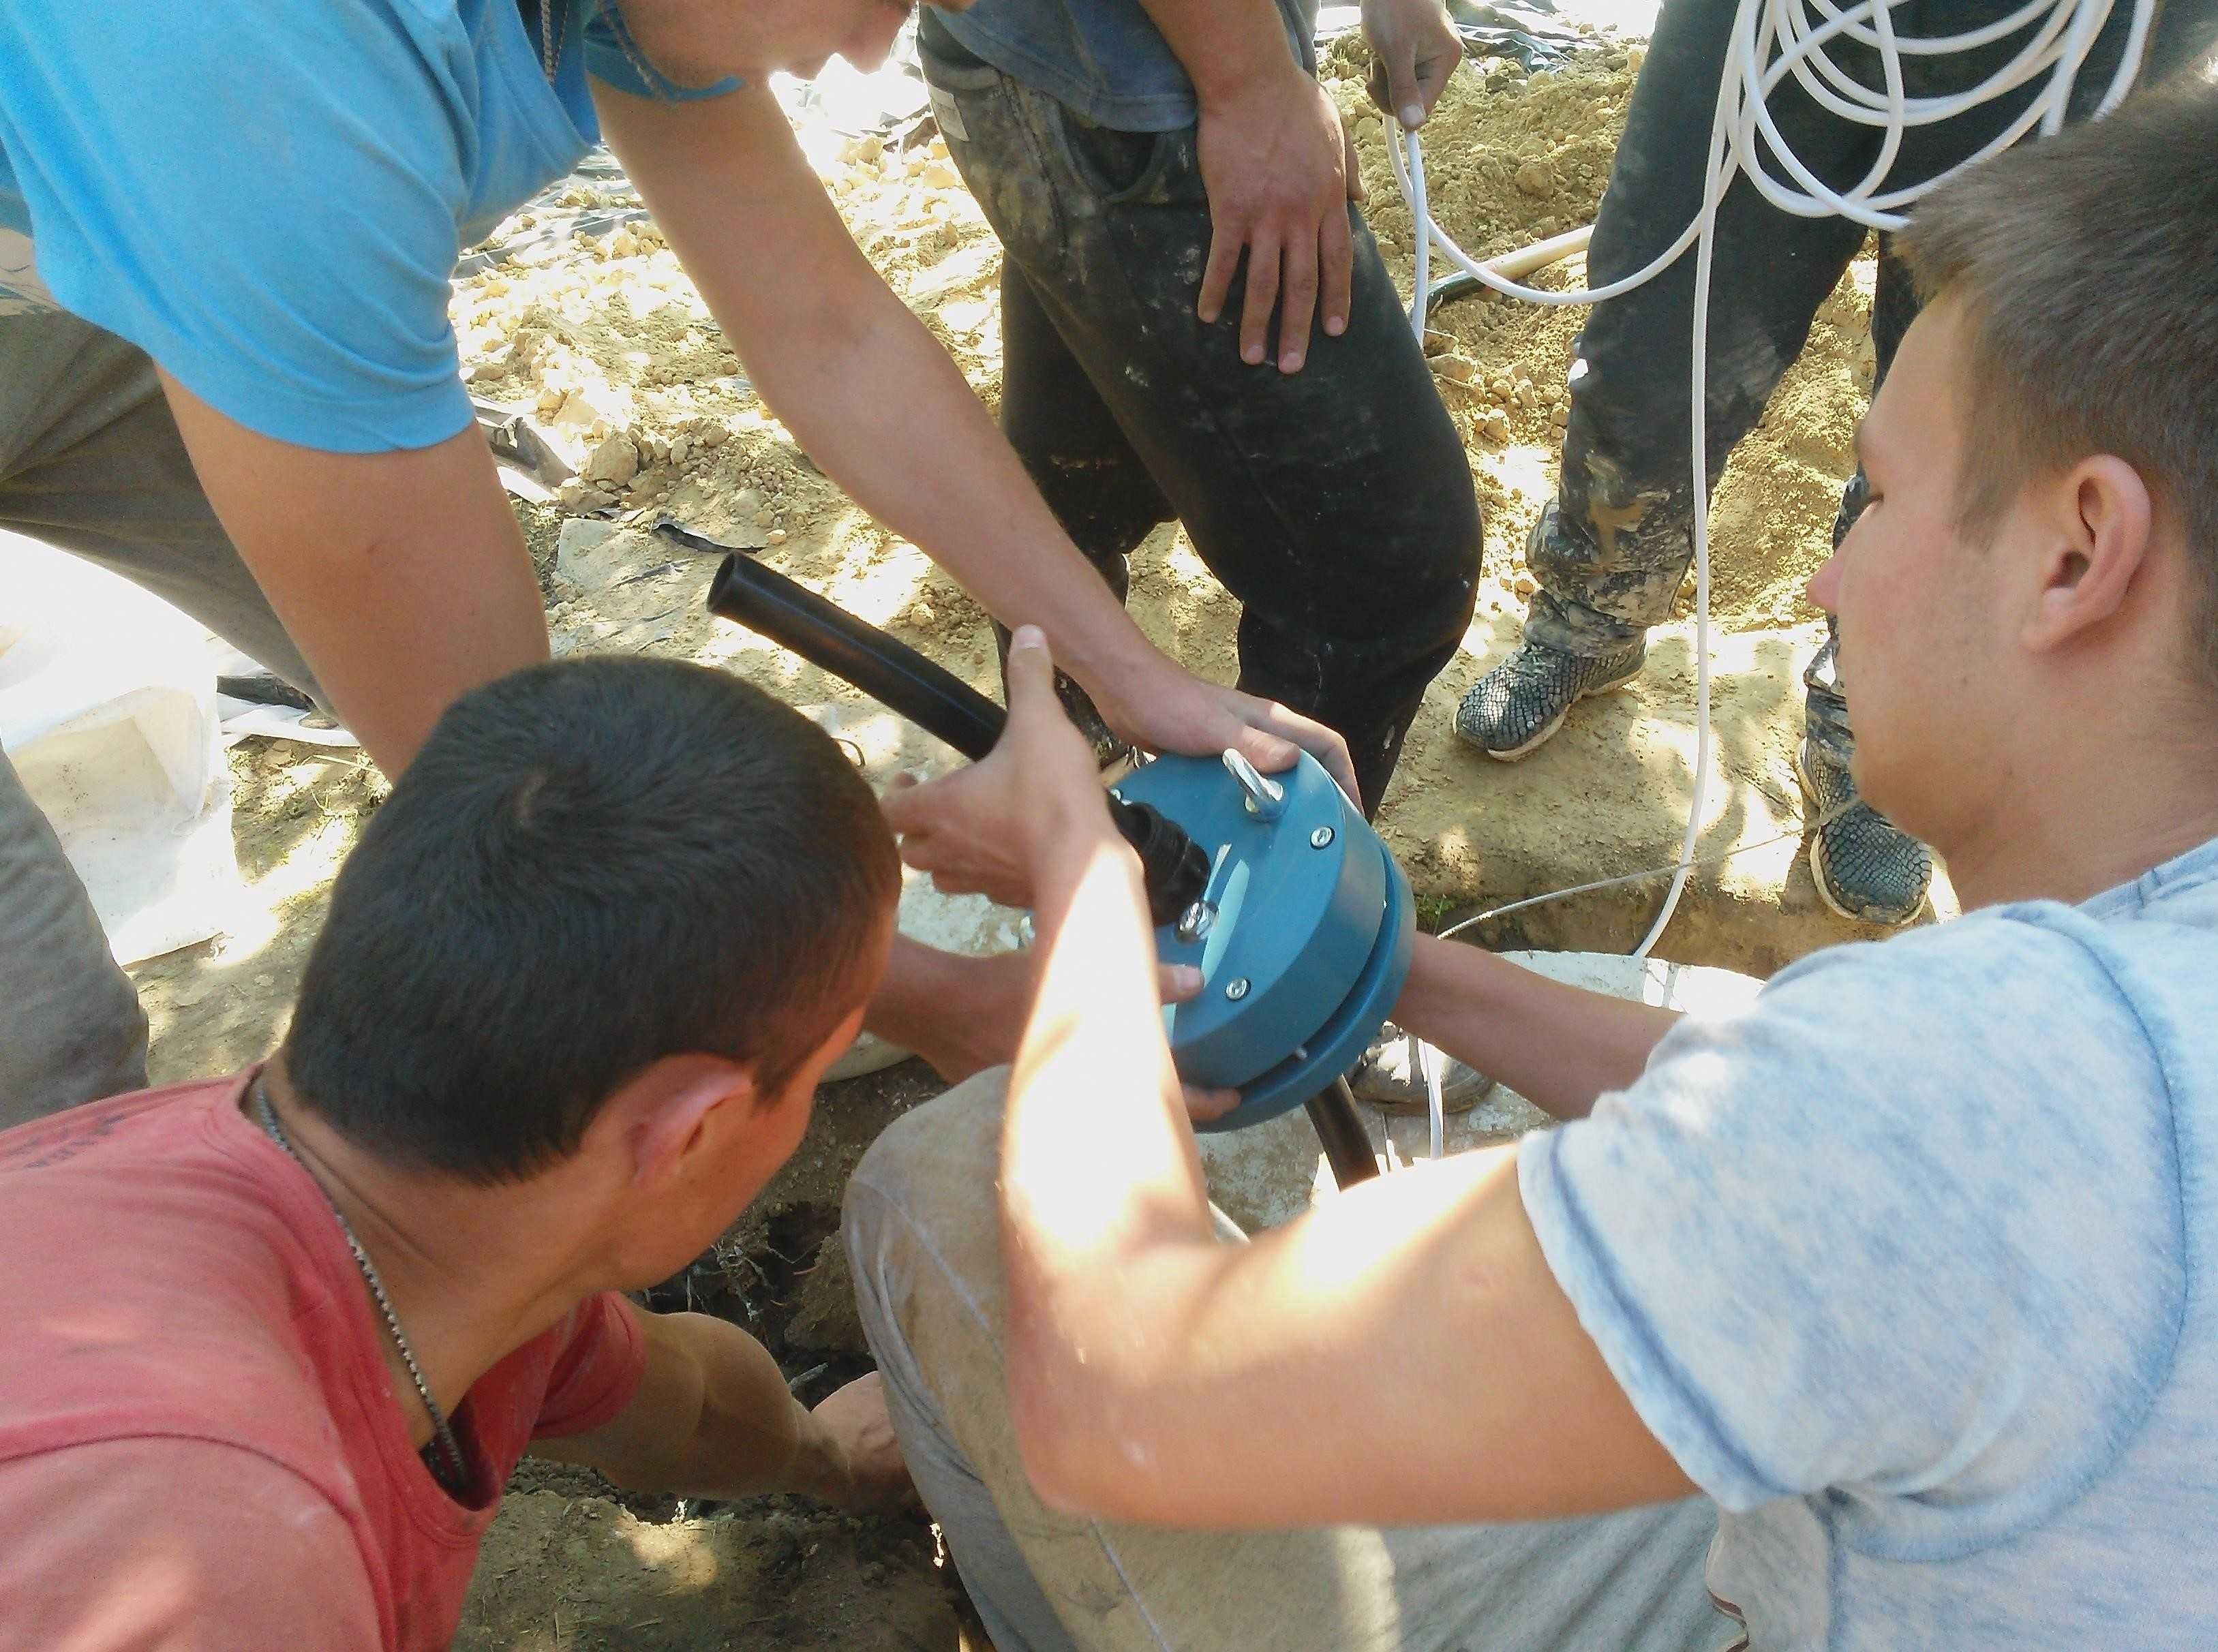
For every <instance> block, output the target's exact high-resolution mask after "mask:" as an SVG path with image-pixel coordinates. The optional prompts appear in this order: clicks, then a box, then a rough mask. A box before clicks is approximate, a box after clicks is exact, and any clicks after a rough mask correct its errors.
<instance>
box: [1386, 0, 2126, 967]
mask: <svg viewBox="0 0 2218 1652" xmlns="http://www.w3.org/2000/svg"><path fill="white" fill-rule="evenodd" d="M1905 3H1906V0H1858V3H1856V4H1855V5H1851V6H1847V7H1843V6H1839V5H1837V4H1835V3H1832V0H1740V5H1739V9H1738V11H1737V13H1736V14H1735V16H1734V21H1733V28H1732V44H1731V46H1730V48H1729V50H1728V53H1727V61H1726V63H1725V66H1724V71H1723V72H1722V73H1721V74H1720V76H1719V85H1718V96H1717V103H1716V108H1715V112H1714V114H1713V119H1712V122H1711V130H1710V146H1709V158H1708V164H1707V172H1706V176H1705V177H1704V180H1703V189H1702V205H1701V211H1700V212H1698V213H1696V214H1695V216H1694V220H1693V221H1692V222H1691V223H1689V224H1688V226H1687V227H1686V228H1685V230H1683V231H1682V232H1681V233H1680V234H1679V235H1678V236H1677V237H1676V238H1675V239H1674V240H1673V241H1672V243H1671V244H1670V246H1668V247H1666V248H1665V249H1664V250H1663V251H1662V252H1660V253H1658V254H1657V256H1656V257H1654V258H1653V259H1651V261H1650V262H1649V263H1646V264H1645V265H1643V266H1642V267H1641V268H1640V269H1637V270H1635V271H1633V274H1631V275H1626V276H1624V277H1622V278H1621V279H1620V280H1617V281H1614V282H1609V283H1608V284H1607V285H1606V286H1602V287H1597V288H1577V289H1574V290H1571V291H1567V292H1550V291H1547V290H1546V289H1544V288H1534V287H1527V286H1525V285H1522V284H1521V283H1520V282H1516V281H1514V280H1512V279H1510V278H1509V276H1508V275H1504V274H1503V273H1502V271H1501V270H1499V269H1495V268H1491V267H1490V265H1489V264H1488V263H1482V262H1480V261H1479V260H1478V259H1475V258H1473V257H1471V255H1470V254H1468V253H1466V252H1465V251H1464V250H1463V249H1462V248H1461V247H1459V246H1458V245H1457V244H1455V242H1454V240H1453V239H1452V238H1450V237H1449V235H1448V234H1447V232H1446V231H1445V230H1443V229H1442V228H1441V227H1440V224H1439V223H1438V222H1437V221H1436V220H1434V218H1433V216H1432V214H1431V213H1430V212H1429V210H1428V206H1427V199H1426V193H1425V177H1424V158H1423V152H1422V149H1421V147H1420V146H1419V144H1418V141H1417V134H1416V133H1415V132H1409V133H1404V134H1403V145H1401V146H1397V145H1394V144H1391V143H1390V144H1388V145H1386V154H1387V158H1388V160H1389V162H1390V163H1391V165H1392V167H1393V170H1394V181H1395V183H1397V185H1398V186H1399V187H1400V189H1401V191H1402V196H1403V200H1404V201H1408V202H1409V209H1410V222H1411V224H1412V226H1414V228H1415V230H1416V282H1415V284H1414V286H1413V288H1412V292H1411V298H1410V306H1409V309H1410V325H1411V326H1412V327H1413V329H1414V330H1415V331H1416V335H1417V337H1418V340H1419V342H1420V343H1422V341H1423V338H1424V331H1425V319H1426V316H1427V314H1428V311H1429V308H1430V300H1431V298H1432V294H1433V288H1432V287H1431V285H1430V279H1431V276H1430V266H1431V260H1430V256H1429V255H1430V251H1431V248H1432V247H1434V246H1437V247H1438V248H1439V249H1440V252H1441V254H1442V256H1443V257H1446V258H1447V261H1448V262H1449V263H1452V264H1453V265H1454V266H1455V267H1456V268H1457V269H1460V270H1462V271H1463V272H1464V273H1465V274H1466V275H1470V276H1471V277H1472V278H1473V279H1474V280H1476V281H1478V282H1481V283H1482V284H1483V285H1484V286H1486V287H1489V288H1492V289H1493V290H1494V291H1496V292H1497V293H1501V294H1503V295H1505V296H1507V297H1510V298H1517V299H1523V300H1526V301H1527V302H1528V303H1533V304H1549V305H1566V304H1593V303H1597V302H1599V301H1600V300H1603V299H1606V298H1614V297H1616V296H1618V295H1619V294H1622V293H1629V292H1631V291H1632V290H1633V288H1637V287H1639V286H1640V285H1641V284H1642V283H1643V282H1648V281H1651V280H1652V279H1654V278H1655V277H1656V276H1657V275H1659V274H1661V273H1662V272H1663V270H1665V269H1669V268H1670V266H1671V265H1672V264H1674V263H1676V262H1677V261H1678V260H1679V258H1680V257H1682V256H1683V255H1684V254H1685V252H1686V251H1687V249H1688V247H1690V246H1692V247H1694V248H1695V250H1696V251H1695V262H1694V320H1693V327H1692V330H1691V331H1692V338H1691V343H1692V350H1693V357H1694V368H1693V374H1692V381H1693V382H1692V393H1691V398H1690V405H1691V411H1692V416H1693V440H1692V442H1691V443H1690V444H1689V445H1690V448H1691V453H1690V455H1689V458H1690V463H1689V471H1690V473H1691V476H1692V479H1693V495H1694V651H1695V672H1694V731H1695V732H1694V786H1693V794H1692V796H1691V798H1690V800H1689V801H1688V810H1687V826H1686V831H1685V832H1684V834H1683V836H1682V840H1681V843H1680V849H1679V858H1678V861H1677V863H1676V868H1675V869H1674V871H1673V874H1672V878H1671V884H1670V888H1669V889H1668V890H1667V891H1666V892H1665V894H1664V897H1663V906H1662V908H1661V910H1659V911H1658V912H1657V914H1656V919H1655V921H1654V922H1653V923H1652V924H1651V925H1650V926H1649V929H1648V932H1647V933H1646V935H1645V936H1644V937H1642V939H1641V942H1640V944H1639V946H1637V947H1635V948H1634V949H1633V956H1636V957H1645V956H1647V955H1648V952H1649V950H1650V949H1651V948H1652V947H1654V945H1655V944H1656V942H1657V938H1658V937H1660V936H1661V935H1662V934H1663V930H1664V926H1665V925H1668V924H1669V923H1670V921H1671V917H1672V914H1673V913H1675V912H1676V911H1677V910H1678V905H1679V897H1680V895H1681V894H1682V893H1683V892H1684V890H1685V888H1686V885H1687V876H1688V873H1689V872H1690V871H1692V870H1693V869H1694V866H1695V864H1696V861H1695V857H1694V849H1695V846H1696V845H1697V843H1698V842H1699V841H1700V839H1701V822H1702V807H1703V802H1704V800H1705V796H1706V794H1707V783H1708V777H1709V757H1710V734H1711V731H1710V541H1709V498H1710V490H1709V452H1708V449H1709V441H1708V436H1709V430H1708V420H1707V418H1706V416H1705V414H1706V404H1707V399H1708V385H1707V363H1708V359H1709V353H1708V347H1709V310H1710V276H1711V263H1712V251H1713V247H1712V243H1713V239H1714V237H1713V233H1712V232H1713V229H1714V227H1715V225H1716V221H1717V213H1718V205H1719V202H1720V201H1722V200H1723V199H1724V198H1725V189H1726V187H1727V186H1728V185H1729V184H1730V183H1732V177H1733V175H1734V173H1736V172H1740V173H1743V174H1744V175H1746V176H1747V177H1748V179H1749V181H1750V183H1751V184H1752V185H1753V186H1754V187H1755V188H1756V189H1757V190H1759V191H1760V192H1761V193H1762V194H1763V197H1764V199H1765V200H1767V201H1770V202H1771V203H1772V204H1773V205H1774V206H1775V207H1779V208H1780V210H1781V211H1782V212H1787V213H1794V214H1795V215H1796V216H1798V217H1806V218H1824V217H1843V218H1847V219H1849V220H1853V221H1855V222H1857V223H1860V224H1864V225H1867V226H1870V227H1872V228H1874V229H1880V230H1894V229H1899V228H1901V227H1902V226H1903V225H1904V224H1905V223H1906V222H1907V221H1908V220H1907V218H1906V216H1905V209H1906V208H1908V207H1910V206H1911V204H1912V203H1914V202H1915V201H1917V200H1918V197H1919V196H1921V195H1924V194H1925V193H1926V192H1927V191H1928V190H1930V189H1934V188H1936V186H1938V185H1939V184H1941V183H1943V182H1945V181H1946V180H1947V179H1948V178H1950V177H1952V176H1955V174H1956V173H1957V172H1959V171H1961V170H1963V169H1964V168H1965V167H1967V166H1972V165H1975V164H1978V163H1979V162H1980V161H1982V160H1985V159H1986V158H1988V157H1989V156H1991V155H1993V154H1997V153H1998V152H2001V151H2002V150H2004V149H2006V148H2008V147H2009V146H2010V145H2012V144H2014V143H2016V142H2017V140H2018V139H2020V138H2022V137H2023V136H2024V135H2025V134H2026V133H2029V132H2030V131H2031V130H2033V128H2034V127H2035V126H2036V125H2037V126H2038V127H2040V128H2041V132H2042V133H2044V134H2048V133H2054V132H2056V131H2057V130H2059V129H2060V127H2062V126H2063V124H2064V121H2065V117H2066V113H2067V111H2068V109H2069V108H2070V104H2071V98H2072V88H2073V86H2074V84H2075V83H2076V82H2077V80H2078V78H2079V71H2080V69H2081V67H2082V66H2083V65H2085V62H2086V59H2087V54H2088V53H2089V52H2090V51H2091V49H2092V48H2093V46H2094V44H2095V41H2096V39H2097V36H2098V35H2100V34H2101V33H2102V31H2103V25H2104V24H2105V23H2107V22H2109V21H2110V14H2111V12H2112V11H2113V9H2115V7H2116V3H2117V0H2029V3H2027V4H2026V5H2024V6H2022V7H2021V8H2019V9H2017V11H2014V12H2012V13H2011V14H2010V15H2008V16H2006V17H2003V18H1999V19H1998V20H1997V21H1995V22H1992V23H1989V24H1986V25H1985V26H1983V27H1981V28H1976V29H1971V30H1967V31H1965V32H1963V33H1961V34H1950V35H1934V36H1903V35H1899V34H1896V33H1895V30H1894V25H1893V16H1892V11H1893V8H1894V7H1895V6H1898V5H1901V4H1905ZM2130 3H2131V4H2132V8H2133V10H2132V16H2131V21H2130V22H2129V24H2128V31H2127V36H2126V40H2125V46H2124V50H2123V52H2122V54H2121V57H2120V60H2119V64H2118V69H2117V72H2116V74H2115V75H2114V76H2113V77H2111V81H2110V86H2109V87H2108V88H2107V89H2106V90H2105V91H2104V93H2103V98H2102V100H2101V102H2099V104H2098V105H2097V108H2096V110H2095V113H2096V114H2097V117H2099V116H2101V115H2103V114H2109V113H2110V110H2112V109H2113V108H2116V107H2117V105H2118V104H2119V102H2122V100H2123V99H2124V97H2125V96H2126V94H2127V93H2128V91H2129V90H2132V87H2133V84H2134V79H2135V77H2137V76H2138V75H2139V73H2140V72H2141V59H2142V57H2143V54H2144V53H2146V51H2147V45H2148V32H2149V27H2150V24H2151V22H2152V21H2153V18H2154V16H2155V12H2156V5H2155V0H2130ZM2028 30H2030V31H2031V35H2030V38H2029V39H2028V40H2027V41H2026V43H2025V44H2024V46H2022V47H2021V48H2020V49H2019V50H2018V51H2017V53H2014V54H2013V55H2012V57H2011V58H2010V60H2009V61H2008V62H2007V63H2005V64H2004V65H2001V66H2000V67H1998V69H1996V70H1995V71H1993V72H1992V74H1990V75H1989V76H1988V77H1986V79H1984V80H1982V81H1980V82H1979V84H1977V85H1975V86H1973V87H1970V88H1968V89H1967V90H1964V91H1962V92H1959V93H1955V94H1953V95H1951V96H1945V97H1911V96H1906V95H1905V91H1904V90H1903V77H1902V59H1903V58H1905V57H1935V56H1942V55H1946V54H1949V53H1960V52H1968V51H1973V50H1975V49H1977V48H1979V47H1980V46H1992V45H1993V44H1995V43H1996V42H1998V41H2000V40H2007V39H2009V38H2010V37H2011V36H2012V35H2014V34H2022V33H2025V32H2026V31H2028ZM1837 40H1849V41H1851V42H1853V43H1854V44H1856V46H1862V47H1866V48H1868V49H1869V50H1871V51H1872V52H1874V53H1876V54H1877V56H1878V59H1879V62H1880V76H1881V80H1882V83H1883V84H1881V85H1880V86H1878V87H1871V86H1867V85H1865V84H1863V83H1862V82H1861V81H1859V80H1857V79H1856V77H1854V76H1853V75H1851V74H1849V72H1848V71H1846V70H1844V69H1843V68H1842V67H1841V66H1840V65H1838V64H1837V63H1835V62H1834V61H1833V59H1831V56H1829V55H1828V53H1827V48H1828V47H1829V46H1831V45H1833V43H1834V42H1836V41H1837ZM1790 75H1791V76H1793V77H1794V80H1795V83H1796V84H1798V85H1799V86H1800V87H1801V88H1802V89H1803V90H1804V91H1806V93H1808V94H1809V96H1811V97H1812V99H1814V100H1815V101H1816V102H1818V104H1819V105H1820V106H1821V107H1823V108H1826V109H1827V110H1829V111H1831V113H1833V114H1836V115H1837V116H1839V117H1840V118H1841V119H1843V120H1844V121H1853V122H1855V123H1856V124H1858V125H1861V126H1867V127H1874V128H1876V129H1878V130H1879V131H1880V132H1881V133H1883V134H1884V137H1883V139H1882V140H1881V143H1880V152H1879V154H1878V156H1877V158H1875V159H1874V162H1873V164H1872V166H1871V169H1870V170H1868V172H1867V173H1866V174H1865V175H1864V176H1863V177H1862V179H1861V180H1860V181H1859V182H1858V183H1856V185H1855V186H1854V187H1853V188H1851V189H1832V188H1831V187H1829V186H1828V185H1826V184H1825V182H1824V181H1823V180H1821V179H1820V178H1818V176H1817V175H1816V174H1815V173H1813V172H1812V170H1810V169H1809V167H1808V166H1806V164H1804V163H1803V162H1802V160H1801V158H1800V157H1798V156H1797V155H1796V154H1795V153H1794V150H1793V148H1792V146H1791V145H1788V144H1787V142H1786V141H1785V139H1783V138H1782V137H1781V134H1780V132H1779V129H1778V127H1777V126H1776V124H1775V122H1774V121H1773V120H1772V117H1771V113H1770V110H1769V108H1768V107H1767V100H1768V99H1769V97H1770V96H1771V94H1772V93H1773V91H1775V90H1776V89H1777V88H1778V86H1779V85H1780V84H1781V82H1782V81H1784V80H1785V79H1786V78H1787V77H1788V76H1790ZM2043 76H2046V77H2047V83H2046V84H2044V85H2042V86H2041V88H2040V89H2039V90H2037V91H2036V92H2035V95H2034V96H2033V97H2032V98H2031V100H2030V101H2029V102H2028V104H2027V106H2026V108H2024V109H2023V110H2022V111H2021V112H2020V113H2019V114H2017V116H2016V117H2015V118H2014V119H2013V120H2011V121H2010V123H2009V124H2008V125H2007V126H2005V127H2004V129H2003V130H2002V131H2001V132H1999V133H1997V134H1996V136H1995V137H1994V139H1992V141H1990V142H1989V143H1987V144H1986V145H1985V146H1984V147H1982V148H1981V149H1980V150H1979V152H1977V153H1976V154H1974V155H1973V156H1971V157H1970V158H1967V159H1966V160H1965V161H1963V162H1961V163H1960V164H1958V165H1955V166H1953V167H1950V168H1949V169H1948V170H1946V171H1943V172H1940V173H1937V174H1936V175H1934V176H1931V177H1928V178H1923V179H1919V180H1918V181H1916V182H1914V183H1907V184H1903V185H1899V186H1897V187H1893V188H1887V187H1886V186H1887V183H1888V180H1889V176H1890V175H1891V173H1892V172H1893V167H1894V164H1895V161H1896V158H1897V157H1898V156H1899V152H1900V150H1901V146H1902V141H1903V139H1904V136H1905V133H1908V132H1909V131H1910V130H1911V129H1912V128H1914V127H1924V126H1931V125H1934V124H1936V123H1938V122H1940V121H1948V120H1953V119H1955V117H1956V116H1958V115H1961V114H1965V113H1967V112H1968V111H1970V110H1972V109H1974V108H1979V106H1980V105H1982V104H1984V103H1988V102H1992V101H1994V100H1995V99H1996V98H1998V97H2001V96H2005V95H2007V94H2008V93H2010V92H2012V91H2014V90H2017V89H2018V88H2019V87H2021V86H2024V85H2026V84H2029V83H2031V82H2034V81H2035V80H2038V79H2040V78H2041V77H2043ZM1767 148H1768V149H1769V151H1770V152H1771V154H1772V155H1773V156H1774V157H1775V158H1776V160H1777V162H1778V164H1779V165H1780V167H1781V169H1782V170H1785V171H1786V172H1787V174H1788V176H1789V178H1790V179H1791V183H1788V182H1781V180H1780V179H1778V178H1776V177H1775V176H1773V175H1772V174H1771V172H1770V171H1769V170H1767V168H1766V166H1765V164H1764V159H1763V151H1764V150H1765V149H1767ZM1404 149H1406V151H1407V159H1406V161H1405V160H1404V158H1403V150H1404ZM1520 257H1521V255H1518V254H1511V255H1509V257H1506V258H1503V259H1501V260H1497V261H1496V262H1497V263H1515V262H1516V261H1518V260H1519V259H1520Z"/></svg>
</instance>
